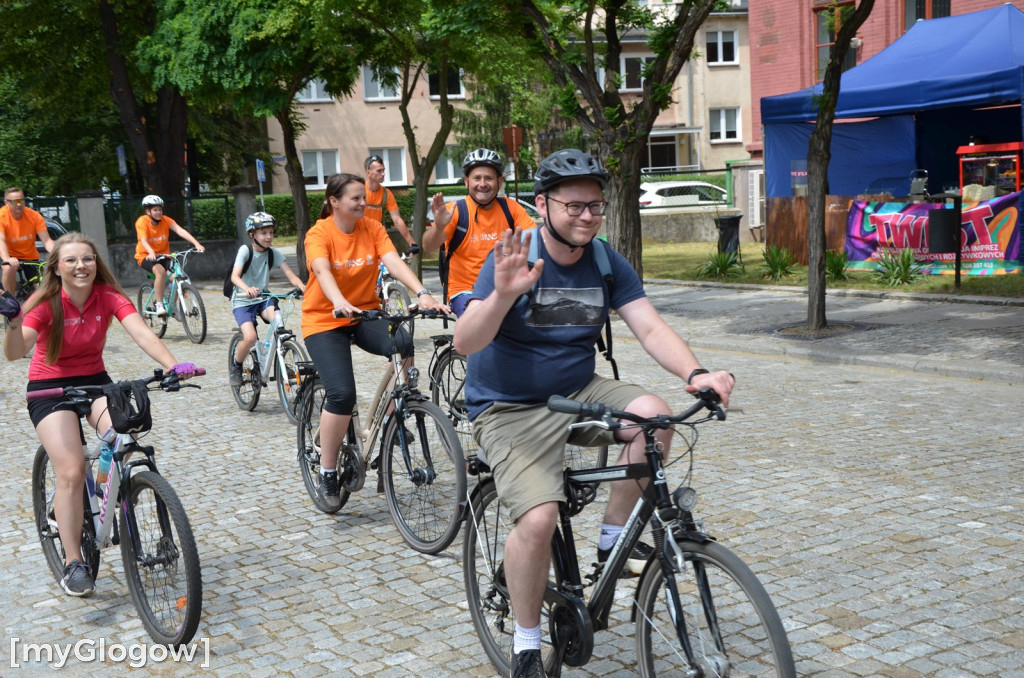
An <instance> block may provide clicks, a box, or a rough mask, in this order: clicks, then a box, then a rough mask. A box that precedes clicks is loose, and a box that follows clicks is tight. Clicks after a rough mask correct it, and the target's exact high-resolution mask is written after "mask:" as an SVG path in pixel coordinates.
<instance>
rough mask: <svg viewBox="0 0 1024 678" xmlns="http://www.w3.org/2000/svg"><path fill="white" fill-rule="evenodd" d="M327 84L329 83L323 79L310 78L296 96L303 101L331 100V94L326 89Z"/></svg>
mask: <svg viewBox="0 0 1024 678" xmlns="http://www.w3.org/2000/svg"><path fill="white" fill-rule="evenodd" d="M326 86H327V83H325V82H324V81H323V80H310V81H309V82H307V83H306V86H305V87H303V88H302V89H300V90H299V93H298V94H296V95H295V98H296V99H297V100H298V101H301V102H302V103H314V102H318V101H331V95H330V94H328V93H327V91H326V90H325V88H326Z"/></svg>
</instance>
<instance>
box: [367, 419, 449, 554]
mask: <svg viewBox="0 0 1024 678" xmlns="http://www.w3.org/2000/svg"><path fill="white" fill-rule="evenodd" d="M400 426H404V429H402V428H399V427H400ZM400 432H401V433H402V434H403V437H404V438H405V447H404V449H403V446H402V444H401V441H400V440H399V433H400ZM405 451H408V453H409V459H408V461H406V459H405V455H404V452H405ZM380 469H381V474H382V476H383V482H384V496H385V498H386V499H387V502H388V510H389V511H391V517H392V518H393V519H394V521H395V526H396V527H397V528H398V531H399V533H401V535H402V538H403V539H405V541H406V542H407V543H408V544H409V546H411V547H413V548H414V549H416V550H417V551H419V552H420V553H431V554H432V553H439V552H440V551H443V550H444V549H446V548H448V545H449V544H451V543H452V540H454V539H455V535H456V534H457V533H458V531H459V521H460V519H461V518H462V511H461V506H462V501H463V497H465V495H466V462H465V460H464V459H463V456H462V446H461V445H460V444H459V438H458V435H457V434H456V433H455V429H453V428H452V425H451V423H450V422H449V421H448V418H447V417H446V416H445V415H444V412H442V411H441V408H439V407H438V406H437V405H435V404H433V403H430V402H417V401H411V402H408V401H407V403H406V410H405V413H404V416H403V417H398V416H392V417H391V420H390V422H389V423H388V427H387V430H386V431H385V432H384V443H383V449H382V450H381V458H380Z"/></svg>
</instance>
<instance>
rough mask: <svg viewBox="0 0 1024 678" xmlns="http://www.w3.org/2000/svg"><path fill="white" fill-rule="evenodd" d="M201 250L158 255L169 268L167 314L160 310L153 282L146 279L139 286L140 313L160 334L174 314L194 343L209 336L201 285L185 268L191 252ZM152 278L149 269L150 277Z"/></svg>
mask: <svg viewBox="0 0 1024 678" xmlns="http://www.w3.org/2000/svg"><path fill="white" fill-rule="evenodd" d="M198 251H199V250H197V249H195V248H192V249H187V250H184V251H183V252H172V253H171V254H162V255H159V256H158V257H157V261H158V262H160V263H161V264H162V265H163V266H164V267H165V268H166V269H167V289H166V290H165V291H164V298H163V304H164V309H166V311H167V315H161V314H159V313H157V310H156V302H158V301H160V299H157V298H156V292H155V290H154V289H153V283H152V282H145V283H143V284H142V286H141V287H139V297H138V309H139V314H140V315H141V316H142V317H143V319H145V321H146V323H147V324H148V325H149V327H150V328H151V329H152V330H153V332H155V333H156V336H158V337H163V336H164V334H165V333H166V332H167V316H173V317H174V318H175V319H176V320H178V321H180V322H181V325H182V327H183V328H184V330H185V335H186V336H188V338H189V340H190V341H191V342H192V343H193V344H201V343H203V340H205V339H206V305H205V304H203V297H202V296H201V295H200V294H199V289H198V288H197V287H196V286H195V285H193V284H192V279H191V278H189V277H188V273H186V272H185V261H186V260H187V259H188V255H190V254H192V253H193V252H198ZM153 279H154V276H153V274H152V273H150V274H149V280H151V281H152V280H153Z"/></svg>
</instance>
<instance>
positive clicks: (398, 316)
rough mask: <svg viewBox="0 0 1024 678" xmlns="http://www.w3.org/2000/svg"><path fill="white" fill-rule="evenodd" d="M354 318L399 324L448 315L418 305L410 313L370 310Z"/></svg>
mask: <svg viewBox="0 0 1024 678" xmlns="http://www.w3.org/2000/svg"><path fill="white" fill-rule="evenodd" d="M333 313H334V317H335V318H341V317H342V316H343V315H344V314H343V313H341V312H340V311H337V310H336V311H333ZM352 317H353V318H361V319H362V320H394V321H397V322H406V321H409V320H412V319H414V318H427V319H436V318H448V317H449V316H448V314H447V313H445V312H444V311H439V310H436V309H423V308H420V307H418V306H417V305H416V304H412V305H411V306H409V312H408V313H388V312H387V311H385V310H384V309H377V308H375V309H370V310H368V311H359V312H358V313H355V314H354V315H353V316H352Z"/></svg>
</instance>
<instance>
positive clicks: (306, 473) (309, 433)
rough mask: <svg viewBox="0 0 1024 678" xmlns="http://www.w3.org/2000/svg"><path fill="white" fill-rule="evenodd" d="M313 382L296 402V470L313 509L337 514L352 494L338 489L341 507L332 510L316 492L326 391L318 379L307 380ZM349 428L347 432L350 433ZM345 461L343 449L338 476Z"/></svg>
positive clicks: (305, 388) (318, 478)
mask: <svg viewBox="0 0 1024 678" xmlns="http://www.w3.org/2000/svg"><path fill="white" fill-rule="evenodd" d="M309 378H310V379H312V380H313V381H312V382H311V383H307V384H306V385H305V386H304V387H303V390H304V393H303V394H302V399H301V400H300V401H299V423H298V424H297V425H296V431H297V447H298V454H297V458H298V462H299V470H300V471H302V483H303V485H305V486H306V492H307V493H308V494H309V498H310V499H312V500H313V505H314V506H316V507H317V509H319V510H320V511H323V512H324V513H337V512H338V511H340V510H341V507H342V506H344V505H345V502H347V501H348V497H349V495H350V494H351V492H349V491H348V490H346V489H345V487H344V486H342V487H341V492H340V495H339V496H340V498H341V505H340V506H338V508H331V507H329V506H327V505H326V504H325V503H324V502H323V501H321V500H320V495H319V493H318V492H317V490H319V488H320V481H321V478H322V476H321V475H320V413H321V411H322V410H323V408H324V400H325V399H326V398H327V391H326V390H325V389H324V385H323V384H322V383H321V382H320V378H319V377H309ZM351 428H352V427H351V425H350V426H349V430H351ZM344 459H345V450H344V446H343V448H342V451H341V452H339V453H338V464H337V466H338V473H339V477H340V474H341V466H342V464H343V460H344Z"/></svg>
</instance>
